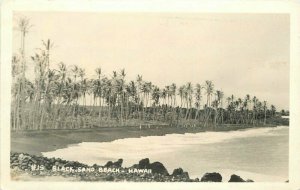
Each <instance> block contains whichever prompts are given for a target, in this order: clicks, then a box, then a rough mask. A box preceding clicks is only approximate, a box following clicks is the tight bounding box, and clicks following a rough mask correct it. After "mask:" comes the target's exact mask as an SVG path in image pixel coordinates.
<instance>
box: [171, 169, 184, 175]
mask: <svg viewBox="0 0 300 190" xmlns="http://www.w3.org/2000/svg"><path fill="white" fill-rule="evenodd" d="M182 174H183V169H182V168H177V169H174V171H173V173H172V176H177V175H182Z"/></svg>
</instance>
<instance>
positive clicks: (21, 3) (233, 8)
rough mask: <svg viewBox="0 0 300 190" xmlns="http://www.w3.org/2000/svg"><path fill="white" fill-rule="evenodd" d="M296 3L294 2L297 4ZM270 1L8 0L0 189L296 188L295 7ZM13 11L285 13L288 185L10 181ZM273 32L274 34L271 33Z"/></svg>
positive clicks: (298, 66)
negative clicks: (287, 32) (287, 16)
mask: <svg viewBox="0 0 300 190" xmlns="http://www.w3.org/2000/svg"><path fill="white" fill-rule="evenodd" d="M299 2H300V1H299ZM299 2H297V1H288V0H282V1H279V0H277V1H274V0H265V1H264V0H251V1H250V0H248V1H246V0H235V1H234V0H222V1H216V0H215V1H200V0H198V1H196V0H186V1H184V0H98V1H96V0H61V1H58V0H48V1H47V0H15V1H13V0H10V1H4V2H3V3H2V6H1V54H0V55H1V65H0V66H1V70H0V71H1V75H0V77H1V80H0V82H1V83H0V84H1V86H0V87H1V90H0V92H1V96H0V103H1V106H0V124H1V128H0V129H1V131H0V132H1V134H0V135H1V138H0V140H1V172H0V175H1V176H0V177H1V180H0V182H1V186H0V188H1V189H4V190H8V189H9V190H15V189H22V190H23V189H29V188H30V189H32V190H34V189H41V188H42V189H61V188H72V189H73V190H77V189H91V188H99V187H101V188H103V189H104V188H105V189H120V188H122V189H158V188H164V189H199V188H203V189H207V190H208V189H222V190H223V189H231V190H232V189H251V190H253V189H254V188H255V189H264V190H265V189H272V190H277V189H278V190H283V189H291V190H294V189H295V190H296V189H300V131H299V130H298V127H299V126H300V122H299V118H300V112H299V109H298V108H299V106H300V84H299V81H300V75H299V74H298V72H300V59H299V56H300V48H299V47H300V46H299V45H300V29H299V26H300V19H299V18H300V16H299V15H300V11H299V10H300V4H299ZM13 11H75V12H85V11H88V12H199V13H200V12H201V13H204V12H205V13H208V12H210V13H220V12H221V13H288V14H290V23H291V25H290V31H291V35H290V36H291V40H290V42H291V43H290V55H291V56H290V113H291V119H290V144H289V145H290V146H289V148H290V153H289V165H290V167H289V183H242V184H237V183H122V182H118V183H101V182H95V183H90V182H16V181H10V173H9V171H10V168H9V155H10V130H9V128H10V127H9V126H10V122H9V117H10V102H11V101H10V85H11V74H10V73H11V64H10V63H11V61H10V60H11V55H12V12H13ZM274 32H276V31H274Z"/></svg>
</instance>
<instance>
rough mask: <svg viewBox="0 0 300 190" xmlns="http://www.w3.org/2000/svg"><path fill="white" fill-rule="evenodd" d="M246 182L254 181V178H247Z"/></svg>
mask: <svg viewBox="0 0 300 190" xmlns="http://www.w3.org/2000/svg"><path fill="white" fill-rule="evenodd" d="M246 182H254V181H253V180H252V179H247V180H246Z"/></svg>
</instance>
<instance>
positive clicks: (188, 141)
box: [42, 126, 287, 164]
mask: <svg viewBox="0 0 300 190" xmlns="http://www.w3.org/2000/svg"><path fill="white" fill-rule="evenodd" d="M286 129H287V128H286V127H284V126H278V127H274V128H251V129H244V130H238V131H227V132H201V133H185V134H167V135H165V136H147V137H140V138H126V139H118V140H114V141H112V142H82V143H79V144H76V145H70V146H69V147H67V148H63V149H57V150H55V151H52V152H43V153H42V154H43V156H46V157H60V158H63V159H66V160H76V161H80V162H83V163H86V164H94V163H101V164H104V162H106V161H109V160H115V159H118V158H124V161H125V162H124V164H126V163H127V164H133V163H129V162H126V159H128V160H136V161H138V160H139V159H141V158H145V157H156V156H157V155H161V154H168V153H172V152H176V151H178V150H180V149H182V150H184V149H186V148H192V147H193V146H199V145H206V144H214V143H222V142H226V141H232V140H235V139H239V138H249V137H258V136H280V135H284V134H285V133H282V132H280V131H282V130H286ZM82 155H84V157H83V156H82ZM131 162H133V161H131Z"/></svg>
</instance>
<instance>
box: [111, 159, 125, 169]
mask: <svg viewBox="0 0 300 190" xmlns="http://www.w3.org/2000/svg"><path fill="white" fill-rule="evenodd" d="M122 163H123V159H122V158H120V159H119V160H118V161H116V162H114V164H113V165H114V167H117V168H120V167H121V166H122Z"/></svg>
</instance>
